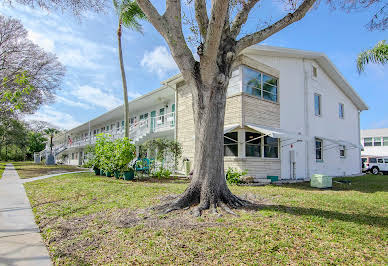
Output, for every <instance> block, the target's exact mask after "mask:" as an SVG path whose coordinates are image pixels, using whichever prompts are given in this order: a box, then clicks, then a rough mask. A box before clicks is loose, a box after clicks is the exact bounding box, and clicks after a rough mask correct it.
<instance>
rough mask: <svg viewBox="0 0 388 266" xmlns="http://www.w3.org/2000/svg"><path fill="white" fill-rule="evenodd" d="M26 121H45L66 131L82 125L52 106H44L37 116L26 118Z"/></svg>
mask: <svg viewBox="0 0 388 266" xmlns="http://www.w3.org/2000/svg"><path fill="white" fill-rule="evenodd" d="M25 120H26V121H31V120H38V121H45V122H48V123H50V124H53V125H54V126H57V127H59V128H64V129H70V128H74V127H76V126H78V125H80V124H81V123H80V122H78V121H76V120H75V119H74V118H73V117H72V116H71V115H70V114H67V113H64V112H60V111H58V110H55V109H54V108H53V107H50V106H44V107H42V108H41V109H40V110H39V111H38V112H36V113H35V114H32V115H27V116H25Z"/></svg>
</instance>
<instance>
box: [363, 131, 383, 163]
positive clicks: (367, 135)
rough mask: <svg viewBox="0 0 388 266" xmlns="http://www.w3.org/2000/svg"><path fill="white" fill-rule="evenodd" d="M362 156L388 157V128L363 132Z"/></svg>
mask: <svg viewBox="0 0 388 266" xmlns="http://www.w3.org/2000/svg"><path fill="white" fill-rule="evenodd" d="M361 143H362V145H363V146H364V149H363V151H362V152H361V155H362V156H388V128H377V129H364V130H361Z"/></svg>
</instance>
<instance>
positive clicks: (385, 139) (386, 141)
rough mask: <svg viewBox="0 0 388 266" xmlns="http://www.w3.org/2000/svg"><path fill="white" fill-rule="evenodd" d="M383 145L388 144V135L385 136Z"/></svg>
mask: <svg viewBox="0 0 388 266" xmlns="http://www.w3.org/2000/svg"><path fill="white" fill-rule="evenodd" d="M383 145H384V146H388V137H384V138H383Z"/></svg>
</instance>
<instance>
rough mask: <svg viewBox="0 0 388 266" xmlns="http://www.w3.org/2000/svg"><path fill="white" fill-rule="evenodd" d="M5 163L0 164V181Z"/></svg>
mask: <svg viewBox="0 0 388 266" xmlns="http://www.w3.org/2000/svg"><path fill="white" fill-rule="evenodd" d="M6 164H7V163H5V162H0V179H1V177H2V176H3V172H4V169H5V165H6Z"/></svg>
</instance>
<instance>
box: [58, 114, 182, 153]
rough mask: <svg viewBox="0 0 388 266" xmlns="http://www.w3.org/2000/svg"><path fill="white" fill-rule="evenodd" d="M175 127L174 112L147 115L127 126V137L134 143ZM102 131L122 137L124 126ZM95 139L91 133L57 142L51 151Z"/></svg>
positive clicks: (82, 144) (113, 137) (90, 142)
mask: <svg viewBox="0 0 388 266" xmlns="http://www.w3.org/2000/svg"><path fill="white" fill-rule="evenodd" d="M173 128H175V113H174V112H172V113H167V114H163V115H159V116H155V117H148V118H146V119H142V120H140V121H138V122H135V123H133V124H131V125H130V127H129V138H130V139H131V140H132V141H133V142H134V143H135V144H136V143H138V142H139V141H141V140H142V139H143V138H144V137H146V136H147V135H150V134H153V133H158V132H162V131H166V130H171V129H173ZM102 133H105V134H109V135H110V136H111V138H112V139H118V138H123V137H124V127H120V128H117V129H111V130H106V131H104V132H102ZM96 140H97V136H96V135H91V136H90V138H89V136H86V137H83V138H78V139H73V140H71V141H70V140H68V141H67V143H61V144H57V145H55V146H54V147H53V152H55V151H56V150H58V151H59V150H62V149H63V148H64V147H66V148H75V147H83V146H86V145H92V144H95V143H96Z"/></svg>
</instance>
